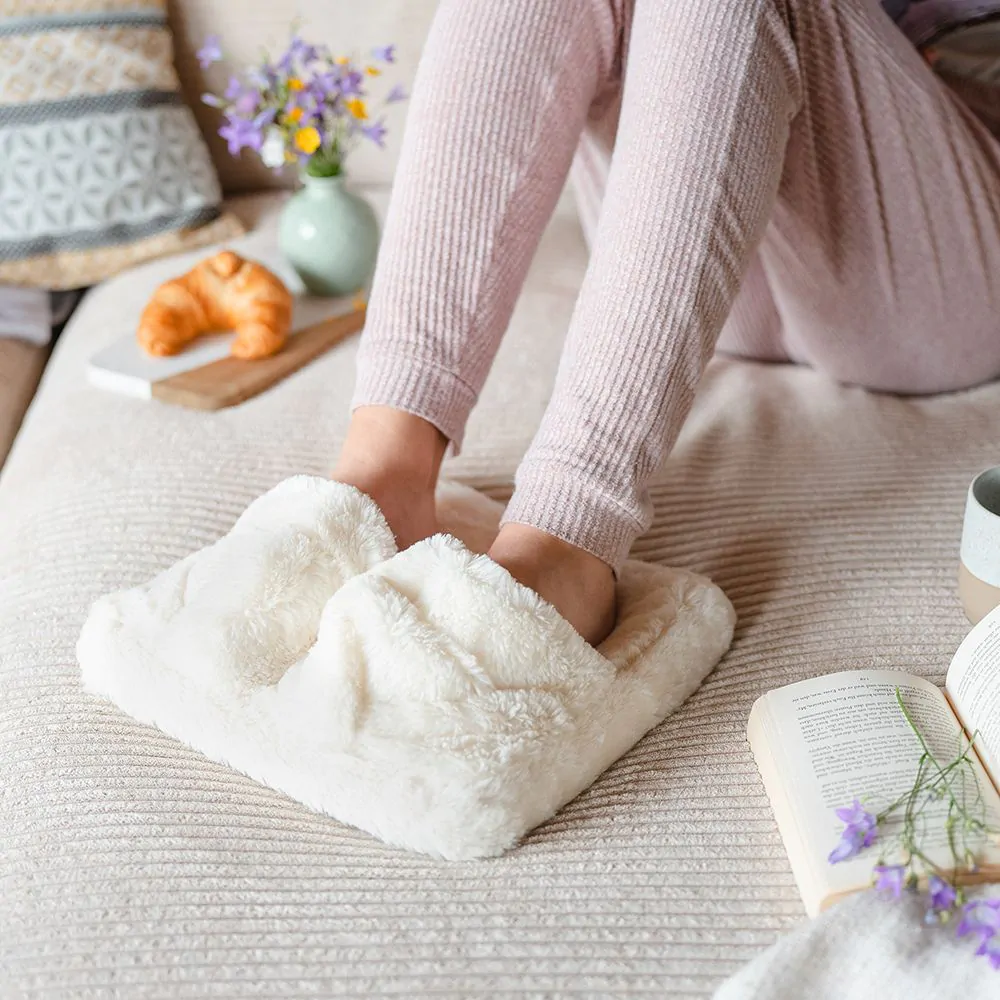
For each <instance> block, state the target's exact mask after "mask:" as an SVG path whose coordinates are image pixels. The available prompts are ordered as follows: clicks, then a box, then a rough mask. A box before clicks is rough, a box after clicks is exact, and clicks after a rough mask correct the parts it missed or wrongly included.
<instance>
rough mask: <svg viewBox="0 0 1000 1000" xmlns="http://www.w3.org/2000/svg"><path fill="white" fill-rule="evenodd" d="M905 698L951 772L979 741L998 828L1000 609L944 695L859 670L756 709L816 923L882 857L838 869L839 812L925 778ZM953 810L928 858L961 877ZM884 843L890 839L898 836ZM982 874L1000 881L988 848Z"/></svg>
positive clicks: (983, 787)
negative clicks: (833, 857) (953, 846)
mask: <svg viewBox="0 0 1000 1000" xmlns="http://www.w3.org/2000/svg"><path fill="white" fill-rule="evenodd" d="M897 687H898V688H899V689H900V692H901V694H902V697H903V700H904V702H905V704H906V707H907V710H908V711H909V712H910V715H911V716H912V717H913V719H914V721H915V722H916V724H917V726H918V727H919V728H920V731H921V733H922V734H923V735H924V737H925V739H926V740H927V743H928V745H929V747H930V749H931V751H932V752H933V753H934V755H935V756H936V757H937V758H938V759H939V761H941V762H942V763H947V762H949V761H951V760H952V759H954V757H955V756H956V755H957V754H958V752H959V750H960V749H961V748H962V747H963V746H965V745H967V742H968V738H967V736H966V735H964V734H969V735H971V734H973V733H975V734H976V739H975V751H976V755H977V757H978V759H976V760H975V762H974V767H975V771H976V777H977V779H978V783H979V790H980V792H981V794H982V798H983V805H984V807H985V818H986V821H987V823H989V824H990V825H991V826H995V827H1000V791H998V789H1000V608H997V609H996V610H994V611H992V612H991V613H990V614H988V615H987V616H986V617H985V618H984V619H983V620H982V621H981V622H980V623H979V624H978V625H977V626H976V627H975V628H974V629H973V630H972V631H971V632H970V633H969V634H968V636H967V637H966V638H965V640H964V642H963V643H962V645H961V646H960V647H959V649H958V652H957V653H956V654H955V656H954V658H953V659H952V661H951V666H950V667H949V669H948V676H947V681H946V684H945V689H944V691H942V690H941V689H940V688H937V687H935V686H934V685H933V684H931V683H930V682H929V681H926V680H924V679H923V678H921V677H914V676H912V675H910V674H905V673H900V672H897V671H894V670H857V671H854V670H849V671H844V672H843V673H836V674H829V675H827V676H825V677H817V678H815V679H813V680H808V681H800V682H799V683H797V684H789V685H788V686H787V687H782V688H778V689H777V690H775V691H771V692H769V693H768V694H766V695H764V696H763V697H761V698H758V699H757V701H756V703H755V704H754V706H753V710H752V711H751V713H750V722H749V724H748V726H747V738H748V740H749V741H750V747H751V749H752V750H753V754H754V757H755V758H756V761H757V766H758V768H759V769H760V774H761V778H762V779H763V781H764V788H765V789H766V791H767V795H768V798H769V799H770V800H771V807H772V808H773V809H774V815H775V819H776V820H777V823H778V829H779V831H780V833H781V838H782V840H783V841H784V844H785V850H786V851H788V858H789V861H790V862H791V865H792V872H793V873H794V875H795V881H796V883H797V884H798V887H799V892H800V893H801V894H802V901H803V902H804V903H805V906H806V910H807V911H808V912H809V914H810V916H815V915H816V914H817V913H819V912H820V910H822V909H824V908H825V907H827V906H829V905H830V904H831V903H833V902H834V901H835V900H836V899H837V898H838V897H840V896H843V895H845V894H846V893H851V892H856V891H858V890H860V889H863V888H866V887H867V886H869V885H870V884H871V879H872V866H873V865H874V864H875V863H876V862H877V860H878V856H879V855H878V846H877V845H873V846H872V847H870V848H868V849H867V850H865V851H862V852H861V854H859V855H858V856H856V857H854V858H852V859H850V860H848V861H844V862H841V863H840V864H836V865H831V864H830V863H829V862H828V861H827V856H828V855H829V853H830V851H831V850H832V849H833V848H834V846H835V845H836V843H837V841H838V839H839V837H840V832H841V830H842V829H843V825H844V824H843V823H842V822H841V821H840V820H839V819H837V817H836V816H835V814H834V810H835V809H837V808H839V807H841V806H850V804H851V802H852V801H853V800H854V799H855V798H856V797H857V798H860V799H861V800H862V801H863V802H864V803H865V805H866V808H868V809H869V810H870V811H871V812H873V813H877V812H879V811H880V810H881V809H883V808H885V807H886V806H888V805H890V804H891V803H892V802H893V801H895V800H896V799H897V798H898V797H899V796H900V795H902V794H903V793H904V792H906V791H907V790H908V789H909V788H910V787H911V786H912V784H913V780H914V778H915V777H916V772H917V765H918V762H919V760H920V756H921V753H922V750H921V747H920V744H919V743H918V741H917V738H916V736H915V735H914V733H913V731H912V730H911V729H910V727H909V726H908V725H907V723H906V720H905V718H904V717H903V714H902V712H901V711H900V708H899V705H898V703H897V701H896V688H897ZM963 730H964V734H963ZM968 784H969V795H970V796H971V795H974V794H975V789H974V788H973V787H972V782H971V781H970V782H969V783H968ZM947 808H948V806H947V802H946V801H943V800H942V802H941V804H940V807H938V806H937V804H933V805H931V806H929V807H928V808H927V810H926V812H925V814H924V815H925V816H926V817H927V820H926V824H925V830H926V835H925V839H924V841H923V843H924V844H926V845H927V849H926V853H927V855H928V856H929V857H930V858H931V859H932V860H933V861H934V863H935V864H938V865H940V866H941V867H942V868H950V867H951V866H952V861H951V857H952V855H951V852H950V851H949V849H948V845H947V840H946V835H945V827H944V817H945V815H946V814H947ZM938 809H940V811H939V812H936V810H938ZM885 832H886V834H887V835H889V836H891V834H892V830H891V828H890V829H888V830H887V831H885ZM880 839H882V838H880ZM979 863H980V869H979V873H978V876H976V878H978V879H979V880H983V881H995V880H997V879H998V878H1000V846H998V845H995V844H990V845H987V846H985V847H984V849H983V853H982V854H981V855H980V857H979ZM964 877H965V876H963V878H964Z"/></svg>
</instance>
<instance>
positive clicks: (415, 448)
mask: <svg viewBox="0 0 1000 1000" xmlns="http://www.w3.org/2000/svg"><path fill="white" fill-rule="evenodd" d="M447 444H448V442H447V440H446V439H445V437H444V435H443V434H442V433H441V432H440V431H439V430H438V429H437V428H436V427H435V426H434V425H433V424H430V423H428V422H427V421H426V420H423V419H422V418H420V417H415V416H413V414H410V413H404V412H403V411H402V410H394V409H392V408H391V407H388V406H362V407H359V408H358V409H357V410H355V411H354V415H353V416H352V417H351V424H350V427H349V428H348V431H347V437H346V439H345V441H344V447H343V448H342V449H341V453H340V458H339V459H338V461H337V465H336V467H335V468H334V470H333V472H332V473H331V477H332V478H333V479H336V480H337V481H338V482H341V483H347V484H348V485H349V486H354V487H356V488H357V489H359V490H361V492H362V493H365V494H367V495H368V496H370V497H371V498H372V500H374V501H375V503H376V504H378V507H379V509H380V510H381V511H382V513H383V515H384V516H385V519H386V521H388V522H389V527H390V528H391V529H392V533H393V534H394V535H395V536H396V544H397V545H398V546H399V548H400V549H401V550H402V549H406V548H409V547H410V546H411V545H413V544H414V543H415V542H419V541H420V540H421V539H422V538H428V537H429V536H430V535H433V534H434V533H435V532H436V531H437V519H436V517H435V513H434V487H435V486H436V484H437V477H438V471H439V470H440V468H441V460H442V459H443V458H444V452H445V448H446V447H447Z"/></svg>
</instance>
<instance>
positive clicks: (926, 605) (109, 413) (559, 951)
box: [0, 202, 1000, 1000]
mask: <svg viewBox="0 0 1000 1000" xmlns="http://www.w3.org/2000/svg"><path fill="white" fill-rule="evenodd" d="M254 204H255V205H256V206H257V207H258V208H259V207H260V203H259V202H257V203H254ZM243 207H244V208H246V207H248V206H246V205H244V206H243ZM250 207H253V206H250ZM272 225H273V222H272V221H271V220H270V219H266V220H265V230H267V227H271V226H272ZM265 238H270V237H268V235H267V232H266V231H265V233H264V235H262V236H258V237H252V238H250V239H248V240H247V242H246V244H244V247H245V249H247V251H248V252H251V251H252V249H253V246H254V242H253V240H255V239H265ZM186 263H187V262H186V261H183V260H178V261H172V262H169V264H168V262H159V263H157V264H154V265H150V266H147V267H144V268H142V269H140V270H139V271H137V272H135V273H134V274H131V275H129V276H127V277H121V278H118V279H115V280H114V281H112V282H109V283H108V284H107V285H105V286H102V287H101V288H98V289H96V290H95V291H94V292H93V293H92V294H91V295H90V296H89V297H88V298H87V299H86V300H85V301H84V303H83V305H82V306H81V307H80V309H79V310H78V312H77V314H76V316H75V317H74V319H73V321H72V323H71V324H70V326H69V328H68V329H67V330H66V331H65V333H64V335H63V337H62V339H61V341H60V343H59V344H58V346H57V348H56V352H55V356H54V358H53V360H52V362H51V364H50V366H49V370H48V372H47V374H46V379H45V382H44V384H43V386H42V388H41V390H40V392H39V394H38V397H37V399H36V402H35V405H34V406H33V407H32V409H31V411H30V413H29V416H28V419H27V421H26V423H25V426H24V429H23V431H22V436H21V439H20V441H19V444H18V447H17V448H16V449H15V451H14V453H13V455H12V456H11V459H10V461H9V464H8V468H7V470H6V472H5V475H4V477H3V480H2V482H0V773H2V774H3V776H4V780H3V781H2V782H0V844H2V845H3V848H2V850H0V884H2V885H3V892H2V893H0V994H2V995H8V996H21V995H31V996H34V997H44V998H56V997H58V998H60V1000H63V998H70V997H76V996H83V995H89V996H113V995H115V993H116V992H117V993H118V995H122V996H128V998H129V1000H143V998H154V997H164V996H172V997H181V996H186V997H196V996H212V995H215V996H246V995H250V994H253V993H254V992H257V993H262V994H266V995H268V996H275V997H277V996H283V997H304V996H333V995H350V996H360V995H377V996H390V995H395V996H422V995H426V994H432V993H433V994H435V995H443V996H454V997H458V996H461V997H472V998H478V997H482V998H486V997H490V998H492V997H500V996H526V995H542V994H545V995H548V996H566V995H575V994H589V995H600V996H609V997H614V996H620V997H627V996H636V995H640V994H649V995H654V996H669V997H701V996H708V995H710V994H711V992H712V990H713V988H714V987H715V985H716V984H717V983H718V982H719V981H720V980H722V979H723V978H724V977H725V976H726V975H727V974H729V973H731V972H732V971H734V970H735V969H736V967H737V966H738V965H739V964H740V963H742V962H744V961H746V960H747V959H749V958H750V957H752V956H753V955H754V954H755V953H756V952H757V951H758V949H761V948H763V947H764V946H765V945H767V944H769V943H770V942H771V941H773V940H774V938H775V937H776V935H777V934H778V933H779V932H780V931H781V930H782V929H784V928H787V927H788V926H789V925H791V924H792V923H794V922H795V921H797V920H799V919H801V917H802V906H801V903H800V902H799V898H798V894H797V892H796V890H795V885H794V881H793V879H792V874H791V871H790V870H789V867H788V862H787V859H786V857H785V852H784V850H783V848H782V846H781V841H780V839H779V837H778V834H777V830H776V828H775V825H774V821H773V818H772V815H771V810H770V807H769V806H768V803H767V799H766V797H765V795H764V792H763V789H762V788H761V786H760V783H759V780H758V777H757V772H756V768H755V766H754V763H753V760H752V758H751V755H750V753H749V750H748V748H747V745H746V740H745V736H744V731H745V725H746V720H747V715H748V713H749V710H750V706H751V704H752V703H753V700H754V698H756V697H757V696H758V695H760V694H762V693H763V692H764V691H766V690H768V689H769V688H772V687H775V686H777V685H779V684H785V683H789V682H791V681H795V680H798V679H801V678H805V677H809V676H814V675H816V674H820V673H824V672H827V671H833V670H841V669H852V668H862V667H867V666H878V667H900V668H904V669H906V670H909V671H912V672H915V673H918V674H921V675H923V676H926V677H928V678H930V679H932V680H934V681H940V680H941V679H942V677H943V674H944V670H945V667H946V666H947V663H948V660H949V658H950V656H951V654H952V652H953V651H954V649H955V647H956V646H957V644H958V642H959V640H960V639H961V638H962V636H963V635H964V633H965V631H966V629H967V624H966V622H965V621H964V619H963V617H962V613H961V610H960V607H959V604H958V600H957V597H956V592H955V591H956V588H955V569H956V564H957V558H958V545H959V537H960V532H961V523H962V509H963V505H964V500H965V490H966V487H967V485H968V482H969V480H970V479H971V478H972V476H973V475H974V473H975V472H977V471H978V470H979V469H980V468H981V467H984V466H986V465H989V464H991V463H993V462H995V461H996V427H997V423H998V419H1000V386H995V385H994V386H987V387H984V388H982V389H979V390H976V391H974V392H969V393H963V394H956V395H951V396H942V397H939V398H935V399H902V398H897V397H892V396H879V395H872V394H868V393H865V392H863V391H860V390H857V389H850V388H843V387H838V386H836V385H834V384H832V383H831V382H829V381H828V380H826V379H825V378H823V377H822V376H819V375H817V374H815V373H813V372H810V371H808V370H805V369H799V368H792V367H788V366H779V365H760V364H748V363H743V362H739V361H734V360H726V359H720V360H717V361H716V362H714V363H713V365H712V366H711V368H710V370H709V373H708V376H707V377H706V379H705V382H704V385H703V388H702V391H701V393H700V396H699V399H698V402H697V405H696V408H695V411H694V413H693V415H692V417H691V419H690V420H689V421H688V423H687V426H686V427H685V429H684V432H683V434H682V436H681V439H680V441H679V443H678V445H677V447H676V449H675V451H674V453H673V455H672V457H671V458H670V460H669V461H668V462H667V464H666V466H665V467H664V469H663V470H662V472H661V473H660V474H659V476H658V477H657V479H656V481H655V484H654V487H653V497H654V500H655V505H656V514H657V517H656V522H655V524H654V526H653V528H652V530H651V531H650V532H649V533H648V534H647V535H646V536H645V537H644V538H642V539H641V540H640V541H639V543H638V544H637V545H636V547H635V550H634V553H633V554H634V555H635V556H638V557H639V558H643V559H648V560H652V561H654V562H658V563H665V564H668V565H675V566H681V567H686V568H689V569H693V570H695V571H698V572H702V573H705V574H707V575H709V576H711V577H712V578H713V579H714V580H715V582H716V583H718V584H719V585H720V586H721V587H723V589H724V590H725V591H726V593H727V594H728V595H729V596H730V597H731V598H732V600H733V602H734V603H735V605H736V609H737V612H738V615H739V621H738V625H737V633H736V639H735V642H734V645H733V647H732V650H731V651H730V653H729V655H728V656H727V657H726V658H725V659H724V660H723V662H722V663H721V664H720V666H719V667H717V668H716V670H715V671H714V673H713V674H712V675H710V676H709V678H708V679H707V681H706V682H705V684H704V685H703V686H702V687H701V688H700V689H699V691H698V692H696V693H695V695H694V696H693V697H692V698H691V699H690V700H689V701H688V702H687V703H686V704H685V705H684V707H683V708H682V709H681V710H680V711H679V712H677V713H676V714H675V715H674V716H672V717H671V718H670V719H669V720H667V721H666V722H665V723H664V724H663V725H661V726H659V727H658V728H656V729H655V730H653V732H651V733H650V734H649V735H648V736H647V737H646V738H645V739H644V740H643V741H642V742H641V743H639V744H638V745H637V746H636V747H635V748H634V749H633V750H632V751H631V752H630V753H629V754H627V755H626V756H625V757H624V758H623V759H622V760H621V761H619V762H618V763H617V764H616V765H615V766H614V767H612V768H611V769H610V770H609V771H608V772H607V773H605V774H604V775H603V776H602V777H601V778H600V779H599V780H598V781H597V783H596V784H595V785H594V786H593V787H592V788H591V789H589V790H588V791H587V792H585V793H584V794H583V795H581V796H580V797H579V798H577V799H576V800H574V801H573V802H571V803H570V804H569V805H568V806H566V807H565V808H564V809H563V810H562V811H561V812H560V813H559V814H558V815H557V816H556V817H555V818H554V819H553V820H551V821H550V822H548V823H547V824H545V825H544V826H542V827H541V828H539V829H538V830H537V831H535V832H534V833H533V834H532V835H531V836H530V837H529V838H528V839H527V841H526V842H525V843H524V844H523V845H522V846H520V847H519V848H517V849H516V850H514V851H512V852H511V853H510V854H508V855H506V856H505V857H503V858H499V859H496V860H492V861H488V862H472V863H461V864H448V863H439V862H435V861H430V860H428V859H426V858H423V857H418V856H413V855H410V854H407V853H405V852H402V851H399V850H393V849H390V848H388V847H384V846H382V845H379V844H376V843H373V842H372V840H371V839H370V838H369V837H368V836H367V835H365V834H362V833H358V832H356V831H354V830H351V829H349V828H347V827H344V826H340V825H338V824H337V823H335V822H333V821H331V820H329V819H327V818H324V817H322V816H318V815H316V814H314V813H311V812H309V811H308V810H307V809H305V808H302V807H299V806H298V805H296V804H295V803H294V802H292V801H290V800H289V799H286V798H284V797H282V796H281V795H279V794H277V793H275V792H272V791H269V790H268V789H266V788H263V787H261V786H259V785H257V784H255V783H254V782H253V781H251V780H250V779H248V778H246V777H245V776H242V775H240V774H238V773H236V772H234V771H231V770H229V769H227V768H225V767H222V766H219V765H216V764H212V763H210V762H209V761H207V760H206V759H205V758H203V757H201V756H200V755H199V754H197V753H195V752H194V751H192V750H190V749H187V748H185V747H183V746H181V745H180V744H178V743H176V742H174V741H173V740H170V739H169V738H167V737H165V736H163V735H162V734H160V733H158V732H156V731H155V730H153V729H151V728H148V727H145V726H142V725H139V724H136V723H134V722H132V721H130V720H129V719H128V718H127V717H126V716H124V715H123V714H122V713H120V712H118V711H117V710H115V709H114V708H112V707H110V706H109V705H107V704H106V703H104V702H102V701H101V700H99V699H96V698H93V697H90V696H88V695H87V694H85V693H84V691H83V689H82V687H81V684H80V676H79V668H78V666H77V664H76V661H75V656H74V644H75V642H76V640H77V637H78V635H79V632H80V627H81V625H82V623H83V620H84V617H85V615H86V613H87V609H88V607H89V605H90V603H91V602H92V601H93V600H94V599H95V598H96V597H97V596H99V595H101V594H104V593H106V592H108V591H111V590H114V589H116V588H120V587H127V586H131V585H134V584H138V583H140V582H142V581H144V580H147V579H149V578H150V577H151V576H153V575H154V574H155V573H157V572H158V571H160V570H162V569H164V568H165V567H167V566H169V565H170V564H171V563H173V562H175V561H176V560H177V559H179V558H180V557H182V556H183V555H185V554H186V553H188V552H190V551H192V550H193V549H195V548H198V547H199V546H203V545H205V544H207V543H209V542H210V541H212V540H214V539H216V538H218V537H219V536H221V535H222V534H223V533H224V532H225V531H226V530H227V529H228V528H229V527H231V525H232V524H233V522H234V520H235V519H236V517H237V515H238V514H239V513H240V511H241V510H242V509H243V508H244V507H245V506H246V504H247V503H248V502H249V501H250V500H251V499H252V498H253V497H255V496H257V495H258V494H260V493H262V492H264V491H265V490H266V489H267V488H268V487H270V486H273V485H274V484H276V483H277V482H279V481H280V480H281V479H283V478H284V477H286V476H289V475H292V474H294V473H300V472H307V473H314V474H323V473H324V472H325V471H326V470H327V469H328V468H329V467H330V463H331V461H332V460H333V457H334V455H335V453H336V449H337V445H338V442H339V440H340V438H341V436H342V434H343V432H344V428H345V425H346V420H347V408H348V400H349V398H350V393H351V387H352V381H353V369H352V365H353V360H354V354H355V350H356V343H355V342H354V341H350V342H347V343H344V344H342V345H340V346H339V347H337V348H335V349H334V350H333V351H331V352H330V353H329V354H327V355H326V356H325V357H323V358H321V359H320V360H318V361H317V362H315V363H313V364H312V365H310V366H308V367H307V368H305V369H304V370H302V371H301V372H299V373H298V374H297V375H295V376H293V377H292V378H290V379H288V380H287V381H285V382H283V383H281V384H280V385H279V386H277V387H276V388H275V389H273V390H271V391H269V392H267V393H264V394H263V395H261V396H259V397H257V398H255V399H253V400H251V401H249V402H248V403H246V404H244V405H242V406H240V407H238V408H236V409H231V410H224V411H221V412H219V413H215V414H205V413H196V412H193V411H187V410H182V409H174V408H169V407H166V406H163V405H160V404H156V403H144V402H139V401H135V400H131V399H127V398H124V397H117V396H114V395H110V394H107V393H103V392H101V391H99V390H97V389H92V388H90V387H89V386H88V385H87V384H86V382H85V380H84V375H83V369H84V366H85V363H86V360H87V358H88V357H89V356H90V355H91V354H92V353H93V352H94V351H95V350H97V349H98V348H100V347H102V346H103V345H104V344H106V343H108V342H109V341H110V340H112V339H114V338H115V337H116V336H120V335H121V332H122V331H123V330H125V329H128V328H129V326H130V325H131V324H133V323H134V321H135V318H136V317H137V315H138V310H139V309H140V307H141V305H142V302H143V301H144V299H145V297H146V295H148V294H149V292H150V291H151V290H152V289H153V287H155V285H156V284H157V282H158V281H160V280H162V278H163V277H164V276H165V274H166V273H167V272H168V271H169V270H172V269H174V268H180V267H182V266H186ZM585 265H586V255H585V251H584V247H583V243H582V239H581V236H580V232H579V227H578V225H577V223H576V222H575V220H573V219H572V218H570V217H568V216H566V215H563V214H559V215H557V217H556V218H555V220H554V221H553V224H552V226H550V228H549V230H548V232H547V233H546V235H545V237H544V239H543V242H542V246H541V249H540V252H539V255H538V258H537V259H536V261H535V264H534V266H533V268H532V271H531V275H530V277H529V280H528V284H527V287H526V290H525V292H524V294H523V296H522V297H521V300H520V302H519V304H518V308H517V311H516V313H515V316H514V320H513V323H512V325H511V328H510V331H509V333H508V336H507V338H506V339H505V341H504V344H503V347H502V349H501V353H500V356H499V358H498V359H497V363H496V365H495V366H494V369H493V371H492V374H491V376H490V380H489V382H488V385H487V388H486V390H485V392H484V394H483V397H482V400H481V401H480V405H479V407H478V408H477V410H476V412H475V414H474V417H473V420H472V423H471V426H470V427H469V433H468V435H467V439H466V445H465V450H464V451H463V454H462V455H461V456H460V457H459V458H457V459H455V460H453V461H451V462H450V463H449V465H448V467H447V474H448V475H449V476H451V477H453V478H457V479H460V480H462V481H464V482H466V483H468V484H470V485H473V486H476V487H478V488H479V489H481V490H483V491H484V492H487V493H488V494H490V495H492V496H493V497H495V498H498V499H504V498H505V497H506V496H508V495H509V492H510V488H511V479H512V475H513V471H514V468H515V466H516V463H517V460H518V457H519V456H520V454H521V453H522V452H523V450H524V448H525V447H526V445H527V444H528V442H529V440H530V438H531V436H532V433H533V432H534V429H535V426H536V425H537V422H538V419H539V416H540V414H541V412H542V410H543V408H544V406H545V402H546V399H547V398H548V394H549V391H550V387H551V380H552V376H553V373H554V370H555V365H556V362H557V359H558V355H559V349H560V342H561V337H562V333H563V330H564V329H565V327H566V325H567V323H568V321H569V317H570V313H571V311H572V306H573V295H574V292H575V290H576V288H577V287H578V285H579V282H580V279H581V276H582V274H583V270H584V267H585Z"/></svg>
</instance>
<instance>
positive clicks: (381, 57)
mask: <svg viewBox="0 0 1000 1000" xmlns="http://www.w3.org/2000/svg"><path fill="white" fill-rule="evenodd" d="M372 58H373V59H376V60H378V61H379V62H387V63H394V62H395V61H396V46H395V45H376V46H375V48H373V49H372Z"/></svg>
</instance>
